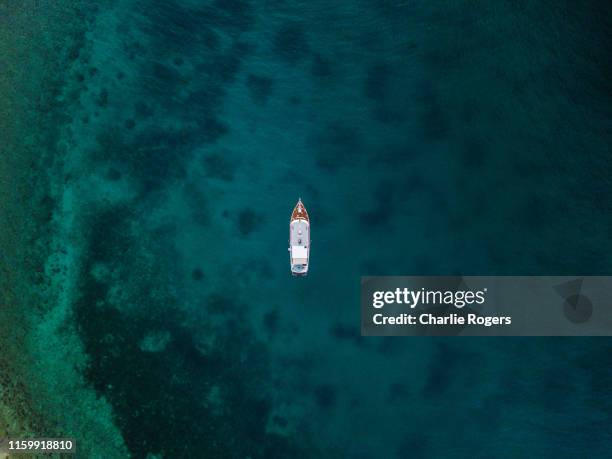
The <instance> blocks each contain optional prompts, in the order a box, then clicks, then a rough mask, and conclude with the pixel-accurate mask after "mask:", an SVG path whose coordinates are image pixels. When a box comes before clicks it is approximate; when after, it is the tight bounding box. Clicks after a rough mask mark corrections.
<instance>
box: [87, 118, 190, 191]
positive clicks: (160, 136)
mask: <svg viewBox="0 0 612 459" xmlns="http://www.w3.org/2000/svg"><path fill="white" fill-rule="evenodd" d="M118 132H119V130H117V129H109V130H108V131H106V132H104V133H103V134H101V135H100V136H98V144H99V151H98V152H96V157H97V159H98V160H99V161H108V160H110V161H113V162H115V163H117V164H123V165H124V166H125V170H126V172H127V173H129V175H130V177H132V178H134V179H136V180H138V182H140V184H141V186H142V192H143V193H148V192H150V191H156V190H160V189H161V188H162V187H163V185H164V184H165V183H166V182H167V181H168V180H171V179H177V178H181V177H185V162H186V160H187V159H189V158H190V157H191V155H192V150H193V148H194V147H195V146H196V145H197V144H198V142H201V141H202V137H201V133H198V132H196V131H195V130H187V129H180V130H164V129H160V128H155V127H151V128H148V129H144V130H142V131H140V132H138V133H137V134H136V135H134V137H133V138H126V137H125V136H121V135H120V134H118Z"/></svg>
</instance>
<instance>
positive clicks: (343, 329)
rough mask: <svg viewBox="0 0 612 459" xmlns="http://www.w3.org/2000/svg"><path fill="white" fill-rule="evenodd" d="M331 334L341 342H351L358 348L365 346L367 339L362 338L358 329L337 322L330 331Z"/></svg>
mask: <svg viewBox="0 0 612 459" xmlns="http://www.w3.org/2000/svg"><path fill="white" fill-rule="evenodd" d="M329 332H330V334H331V335H332V336H333V337H334V338H336V339H337V340H340V341H350V342H352V343H354V344H356V345H358V346H360V345H363V344H365V338H364V337H363V336H361V331H360V329H359V328H358V327H355V326H352V325H348V324H345V323H341V322H336V323H335V324H334V325H332V327H331V329H330V331H329Z"/></svg>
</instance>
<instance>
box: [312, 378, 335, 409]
mask: <svg viewBox="0 0 612 459" xmlns="http://www.w3.org/2000/svg"><path fill="white" fill-rule="evenodd" d="M312 394H313V396H314V399H315V402H316V403H317V406H319V408H322V409H331V408H333V407H334V406H335V405H336V402H337V401H338V388H337V387H336V386H334V385H332V384H319V385H317V386H315V388H314V389H313V391H312Z"/></svg>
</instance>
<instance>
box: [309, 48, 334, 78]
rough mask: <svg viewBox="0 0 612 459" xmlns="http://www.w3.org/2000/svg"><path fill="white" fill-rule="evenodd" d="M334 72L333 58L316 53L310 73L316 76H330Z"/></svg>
mask: <svg viewBox="0 0 612 459" xmlns="http://www.w3.org/2000/svg"><path fill="white" fill-rule="evenodd" d="M333 73H334V72H333V67H332V63H331V60H330V59H328V58H326V57H323V56H322V55H320V54H315V56H314V58H313V59H312V67H311V68H310V74H311V75H312V76H313V77H315V78H328V77H330V76H332V74H333Z"/></svg>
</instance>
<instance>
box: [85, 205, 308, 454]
mask: <svg viewBox="0 0 612 459" xmlns="http://www.w3.org/2000/svg"><path fill="white" fill-rule="evenodd" d="M137 221H138V216H137V215H134V213H133V212H132V211H131V209H129V208H127V207H114V208H110V209H107V210H105V211H101V212H97V213H95V214H93V215H91V225H90V229H89V234H88V240H89V251H88V256H86V257H85V260H84V265H83V270H82V276H81V279H80V283H81V285H80V289H79V291H80V292H81V297H80V298H79V299H78V300H77V302H76V304H75V319H76V322H77V324H78V330H79V334H80V336H81V339H82V342H83V344H84V346H85V349H86V352H87V354H88V355H89V356H90V360H89V364H88V367H87V369H86V371H85V376H86V378H87V380H88V381H89V383H90V384H91V385H92V386H93V387H94V389H95V390H96V392H98V394H100V395H101V396H104V397H105V398H106V399H107V400H109V401H110V403H111V404H112V406H113V411H114V413H115V417H116V423H117V425H118V427H119V428H120V429H121V432H122V433H123V436H124V439H125V442H126V444H127V447H128V448H129V450H130V453H131V454H132V455H133V457H143V458H144V457H146V456H147V455H149V454H162V455H164V456H168V457H185V456H191V457H194V456H201V457H228V458H233V457H246V456H247V455H250V456H251V457H254V458H267V457H303V455H304V453H303V451H302V450H301V447H298V446H297V445H294V444H292V443H291V442H290V440H289V439H286V438H281V437H278V436H276V435H271V434H268V433H266V432H265V425H266V423H267V420H268V418H269V416H270V406H271V404H270V401H269V399H268V398H267V396H266V395H265V391H263V390H262V383H263V381H265V379H266V374H267V371H268V370H267V368H268V360H267V352H266V349H265V348H264V347H263V346H261V345H258V344H257V343H256V342H255V341H254V339H253V337H252V335H251V333H250V331H249V329H247V328H246V327H245V326H244V325H243V322H240V321H238V320H235V319H232V318H231V314H233V313H234V312H235V311H241V310H242V308H232V309H228V308H227V307H226V306H227V304H225V303H226V301H225V300H223V307H222V308H221V309H222V311H223V312H222V314H224V315H226V316H227V315H228V314H229V315H230V316H228V320H231V321H232V326H231V327H228V328H223V329H221V330H219V333H218V335H217V340H216V342H217V344H216V345H215V347H214V348H210V349H208V352H206V353H205V354H204V353H202V351H201V349H200V347H199V345H198V344H197V342H196V340H195V336H197V335H196V331H194V330H192V329H190V328H189V327H188V326H187V325H185V324H186V323H187V322H186V316H185V315H184V313H183V312H182V311H181V310H180V309H179V308H178V307H177V304H178V299H177V297H176V296H175V294H170V293H165V291H164V289H163V288H160V286H162V285H164V284H165V281H164V279H163V278H166V277H167V276H168V275H169V274H168V272H167V270H166V269H163V270H160V271H159V272H158V271H157V270H155V269H144V270H142V269H135V268H136V267H137V266H145V265H146V263H147V262H146V258H143V257H142V256H141V255H139V253H140V252H139V251H140V250H141V248H142V247H143V241H142V240H139V241H138V244H137V243H136V242H135V239H133V238H132V237H131V236H130V231H129V228H131V227H132V226H133V225H134V224H135V222H137ZM156 244H157V243H155V244H154V245H153V246H151V247H149V250H154V252H157V251H158V250H159V249H162V253H160V255H159V256H160V258H162V259H165V258H166V257H167V255H165V254H163V250H164V249H163V248H162V247H159V248H157V249H156V248H155V247H156ZM101 262H103V263H108V264H110V265H111V266H113V267H115V268H116V269H119V270H120V272H121V273H123V275H122V276H121V279H122V288H123V289H124V295H127V296H126V297H125V301H126V302H127V303H129V304H130V307H129V308H125V307H123V305H120V304H115V303H113V301H114V300H112V299H111V296H110V295H109V293H110V291H111V289H112V288H114V286H113V285H112V284H111V283H110V282H108V281H101V280H99V279H96V278H94V277H93V276H92V275H91V274H90V273H91V272H93V271H94V270H93V268H94V266H96V265H97V264H99V263H101ZM143 263H144V265H143ZM162 272H163V275H162ZM194 272H196V271H194ZM160 276H162V277H163V278H160ZM196 277H197V275H196ZM241 324H242V325H241ZM151 330H165V331H166V332H167V333H168V334H169V335H170V337H171V339H170V340H169V341H168V343H167V345H165V347H164V348H163V349H162V350H159V351H150V350H143V349H142V348H141V343H142V340H143V339H144V338H146V336H147V333H149V332H150V331H151ZM230 330H231V331H230ZM228 362H240V363H239V364H231V365H230V364H228ZM215 388H216V389H215ZM213 391H216V392H217V393H218V394H219V401H218V403H221V404H222V409H221V410H216V409H212V408H211V407H210V405H209V404H208V403H206V394H209V393H212V392H213ZM194 420H196V422H194ZM177 425H178V426H181V428H180V429H177V428H176V426H177ZM169 432H171V433H172V435H171V436H170V437H171V438H168V433H169ZM195 452H197V453H195Z"/></svg>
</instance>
